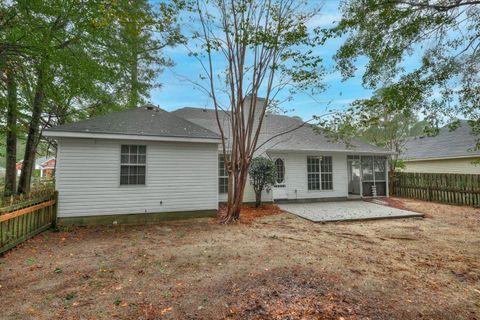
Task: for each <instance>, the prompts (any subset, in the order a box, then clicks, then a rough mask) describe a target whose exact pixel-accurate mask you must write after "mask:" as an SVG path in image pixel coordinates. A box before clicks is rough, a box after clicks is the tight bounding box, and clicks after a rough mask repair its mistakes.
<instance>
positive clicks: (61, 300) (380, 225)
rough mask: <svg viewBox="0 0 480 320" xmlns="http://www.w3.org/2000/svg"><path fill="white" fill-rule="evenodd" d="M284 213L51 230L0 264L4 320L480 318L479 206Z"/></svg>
mask: <svg viewBox="0 0 480 320" xmlns="http://www.w3.org/2000/svg"><path fill="white" fill-rule="evenodd" d="M398 203H400V204H401V205H402V206H404V207H406V208H411V209H414V210H416V211H419V212H423V213H426V214H427V216H428V217H429V218H425V219H401V220H380V221H371V222H351V223H329V224H314V223H312V222H308V221H306V220H303V219H301V218H298V217H295V216H292V215H289V214H286V213H281V214H277V215H272V216H264V217H260V218H257V219H256V220H254V221H253V222H251V223H249V224H238V225H233V226H220V225H217V224H215V223H214V222H213V220H212V219H196V220H186V221H176V222H166V223H162V224H158V225H151V226H117V227H91V228H74V229H70V230H63V231H61V232H51V231H48V232H45V233H43V234H41V235H39V236H37V237H35V238H34V239H31V240H29V241H27V242H26V243H24V244H22V245H21V246H19V247H17V248H16V249H14V250H12V251H11V252H9V253H7V254H6V255H5V256H4V257H3V258H0V301H1V305H2V310H1V313H0V317H1V318H4V319H112V318H113V319H480V210H479V209H474V208H467V207H455V206H448V205H441V204H432V203H427V202H421V201H413V200H398V202H397V205H398Z"/></svg>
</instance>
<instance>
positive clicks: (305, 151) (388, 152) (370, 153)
mask: <svg viewBox="0 0 480 320" xmlns="http://www.w3.org/2000/svg"><path fill="white" fill-rule="evenodd" d="M266 152H267V153H315V152H316V153H322V152H328V153H348V154H359V155H382V156H388V155H393V154H395V152H392V151H379V152H378V151H377V152H368V151H355V150H328V149H322V150H320V149H312V150H302V149H298V150H280V149H273V150H272V149H268V150H266Z"/></svg>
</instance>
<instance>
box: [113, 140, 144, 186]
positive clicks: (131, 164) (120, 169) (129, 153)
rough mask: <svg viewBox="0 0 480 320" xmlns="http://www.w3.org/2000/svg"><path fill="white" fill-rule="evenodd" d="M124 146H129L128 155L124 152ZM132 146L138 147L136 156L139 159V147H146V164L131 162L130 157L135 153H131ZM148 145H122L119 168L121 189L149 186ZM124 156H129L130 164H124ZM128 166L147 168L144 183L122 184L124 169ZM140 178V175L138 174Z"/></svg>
mask: <svg viewBox="0 0 480 320" xmlns="http://www.w3.org/2000/svg"><path fill="white" fill-rule="evenodd" d="M124 146H128V148H129V150H128V153H124V152H122V149H123V147H124ZM131 146H136V147H137V152H136V155H137V157H138V156H139V153H138V147H145V163H139V162H138V160H137V162H136V163H131V162H130V155H133V153H131V152H130V147H131ZM147 149H148V148H147V145H145V144H134V143H122V144H121V145H120V159H119V160H120V161H119V162H120V168H119V171H120V172H119V182H118V183H119V185H120V186H121V187H137V186H138V187H142V186H146V185H147V158H148V156H147V153H148V151H147ZM124 155H128V162H126V163H125V162H122V156H124ZM126 166H129V167H134V166H135V167H144V168H145V179H144V181H143V183H138V182H137V183H130V181H128V183H122V167H126ZM137 176H138V174H137ZM127 177H129V175H127Z"/></svg>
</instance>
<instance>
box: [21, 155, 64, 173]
mask: <svg viewBox="0 0 480 320" xmlns="http://www.w3.org/2000/svg"><path fill="white" fill-rule="evenodd" d="M22 168H23V160H20V161H19V162H17V164H16V166H15V169H16V170H17V176H20V173H21V172H22ZM34 169H35V170H39V171H40V177H42V178H43V177H52V176H53V174H54V171H55V158H54V157H49V156H47V157H41V158H38V159H35V168H34Z"/></svg>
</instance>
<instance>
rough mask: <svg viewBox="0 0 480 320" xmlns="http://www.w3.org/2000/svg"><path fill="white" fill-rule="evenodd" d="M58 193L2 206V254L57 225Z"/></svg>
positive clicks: (0, 232) (0, 221)
mask: <svg viewBox="0 0 480 320" xmlns="http://www.w3.org/2000/svg"><path fill="white" fill-rule="evenodd" d="M56 220H57V193H56V192H54V193H52V194H51V195H50V196H48V197H44V198H42V199H36V200H35V201H33V200H30V201H27V202H25V203H24V204H21V203H16V204H15V205H12V206H9V207H4V208H0V254H2V253H4V252H5V251H7V250H9V249H11V248H13V247H15V246H16V245H18V244H20V243H22V242H23V241H25V240H27V239H29V238H31V237H33V236H35V235H37V234H39V233H40V232H42V231H45V230H46V229H48V228H50V227H52V226H55V223H56Z"/></svg>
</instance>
